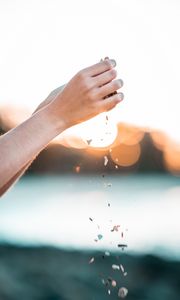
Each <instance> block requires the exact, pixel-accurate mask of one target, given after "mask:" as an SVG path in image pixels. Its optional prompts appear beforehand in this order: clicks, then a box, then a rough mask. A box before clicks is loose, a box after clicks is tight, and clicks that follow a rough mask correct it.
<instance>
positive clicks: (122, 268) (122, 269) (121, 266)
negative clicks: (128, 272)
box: [120, 265, 124, 273]
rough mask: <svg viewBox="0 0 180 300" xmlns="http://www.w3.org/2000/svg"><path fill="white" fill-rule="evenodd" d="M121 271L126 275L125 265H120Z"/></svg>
mask: <svg viewBox="0 0 180 300" xmlns="http://www.w3.org/2000/svg"><path fill="white" fill-rule="evenodd" d="M120 268H121V271H122V272H123V273H124V267H123V265H120Z"/></svg>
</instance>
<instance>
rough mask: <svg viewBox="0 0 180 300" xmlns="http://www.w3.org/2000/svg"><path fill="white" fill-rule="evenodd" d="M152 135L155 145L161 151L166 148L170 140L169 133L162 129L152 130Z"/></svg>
mask: <svg viewBox="0 0 180 300" xmlns="http://www.w3.org/2000/svg"><path fill="white" fill-rule="evenodd" d="M150 136H151V138H152V140H153V143H154V145H155V147H156V148H157V149H159V150H161V151H162V150H164V148H165V147H166V145H167V143H168V142H169V141H168V140H169V139H168V137H167V135H166V134H165V133H163V132H161V131H151V132H150Z"/></svg>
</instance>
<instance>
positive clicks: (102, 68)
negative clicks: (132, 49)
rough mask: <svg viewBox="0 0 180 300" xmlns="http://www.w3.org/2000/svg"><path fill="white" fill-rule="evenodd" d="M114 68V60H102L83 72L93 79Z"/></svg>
mask: <svg viewBox="0 0 180 300" xmlns="http://www.w3.org/2000/svg"><path fill="white" fill-rule="evenodd" d="M115 66H116V61H115V60H114V59H106V60H103V61H101V62H99V63H97V64H95V65H93V66H91V67H88V68H86V69H85V71H86V72H87V73H88V74H89V75H90V76H92V77H95V76H97V75H99V74H101V73H104V72H106V71H108V70H110V69H112V68H114V67H115Z"/></svg>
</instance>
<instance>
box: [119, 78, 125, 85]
mask: <svg viewBox="0 0 180 300" xmlns="http://www.w3.org/2000/svg"><path fill="white" fill-rule="evenodd" d="M118 80H119V83H120V85H121V87H122V86H123V85H124V82H123V80H122V79H118Z"/></svg>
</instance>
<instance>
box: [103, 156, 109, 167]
mask: <svg viewBox="0 0 180 300" xmlns="http://www.w3.org/2000/svg"><path fill="white" fill-rule="evenodd" d="M108 161H109V160H108V158H107V156H106V155H105V156H104V166H107V164H108Z"/></svg>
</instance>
